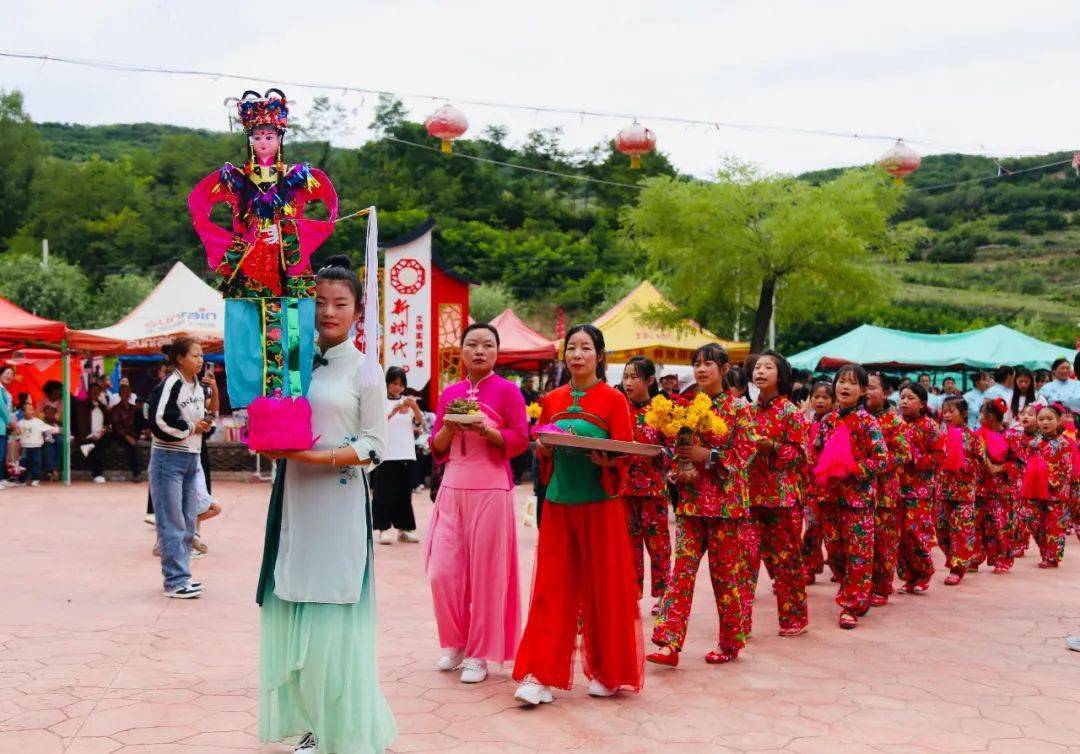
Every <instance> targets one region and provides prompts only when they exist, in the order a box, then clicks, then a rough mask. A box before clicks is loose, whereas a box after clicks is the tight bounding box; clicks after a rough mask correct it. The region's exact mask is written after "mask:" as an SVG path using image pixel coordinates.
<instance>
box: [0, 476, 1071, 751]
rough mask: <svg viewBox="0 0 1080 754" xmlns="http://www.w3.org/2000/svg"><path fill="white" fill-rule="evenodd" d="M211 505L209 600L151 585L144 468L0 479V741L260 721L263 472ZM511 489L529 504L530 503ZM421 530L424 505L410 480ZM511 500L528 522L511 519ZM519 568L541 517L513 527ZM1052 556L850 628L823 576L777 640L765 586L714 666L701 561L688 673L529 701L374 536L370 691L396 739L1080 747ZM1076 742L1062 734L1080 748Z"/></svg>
mask: <svg viewBox="0 0 1080 754" xmlns="http://www.w3.org/2000/svg"><path fill="white" fill-rule="evenodd" d="M214 490H215V492H216V493H217V496H218V498H219V499H220V500H221V501H222V502H223V504H224V506H225V512H224V513H223V515H222V516H221V517H220V518H218V519H216V520H213V521H210V522H208V524H207V526H206V530H205V537H206V541H207V543H208V544H209V546H210V554H209V555H208V556H207V557H206V558H204V559H202V560H201V561H197V562H196V563H195V573H196V575H197V577H198V578H199V579H200V580H202V581H203V583H204V584H205V589H206V592H205V595H204V596H203V598H202V599H199V600H192V601H179V600H168V599H165V598H164V597H162V596H161V578H160V570H159V566H158V563H157V561H156V560H155V559H154V558H153V557H151V554H150V549H151V546H152V544H153V530H152V529H151V527H149V526H147V525H146V524H145V523H143V522H142V512H143V507H144V505H145V499H146V487H145V485H136V484H129V483H111V484H108V485H91V484H86V483H79V484H75V485H73V486H72V487H70V488H66V489H65V488H61V487H58V486H56V485H49V486H46V487H42V488H39V489H25V488H24V489H11V490H6V491H3V492H0V531H3V533H4V539H3V546H2V547H0V610H2V612H0V753H2V754H59V753H60V752H67V754H109V753H117V754H210V753H211V752H213V753H214V754H220V753H221V752H242V751H262V752H267V753H269V752H274V753H275V754H284V753H285V752H290V751H291V750H292V749H291V747H286V746H264V745H262V744H260V742H259V741H258V738H257V736H256V695H257V662H258V657H257V653H258V618H259V615H258V609H257V608H256V606H255V604H254V600H253V596H254V591H255V583H256V578H257V571H258V562H259V557H260V552H261V548H262V539H263V518H264V514H265V508H266V501H267V498H268V496H269V492H270V487H269V485H267V484H245V483H241V482H221V483H218V484H215V487H214ZM525 494H526V491H525V489H524V488H520V489H519V494H518V504H519V509H520V508H521V507H522V506H523V504H524V496H525ZM416 509H417V514H418V518H419V520H420V522H421V523H420V526H421V531H422V532H423V531H424V530H425V529H426V523H427V520H428V518H429V516H430V512H431V505H430V503H429V502H428V498H427V496H426V493H425V494H424V495H422V496H417V498H416ZM519 518H520V517H519ZM519 536H520V547H521V556H522V557H521V562H522V574H523V580H524V582H525V584H526V590H525V592H526V593H528V588H527V585H528V583H529V581H530V577H531V572H532V553H533V549H534V546H535V542H536V530H535V529H531V528H524V527H522V528H520V529H519ZM1069 550H1070V552H1069V553H1068V556H1067V558H1066V560H1065V562H1064V564H1063V566H1062V567H1061V568H1060V569H1059V570H1058V571H1051V572H1047V571H1041V570H1039V569H1038V568H1036V563H1037V558H1032V557H1030V556H1029V557H1027V558H1025V559H1023V560H1020V561H1018V563H1017V566H1016V568H1015V570H1014V572H1013V573H1012V574H1011V575H1008V576H994V575H991V574H990V573H988V572H987V571H986V570H985V569H984V570H983V572H982V573H980V574H978V575H975V576H972V577H970V578H969V579H967V580H965V582H964V583H963V585H962V586H960V587H959V588H947V587H944V586H942V585H941V574H940V573H939V575H938V576H937V577H936V580H935V583H934V585H933V588H932V589H931V591H930V592H929V593H928V594H926V595H922V596H914V597H913V596H906V595H901V596H897V597H895V598H894V599H893V601H892V603H891V604H890V605H889V606H887V607H885V608H882V609H878V610H875V611H874V612H873V613H872V614H871V615H870V616H869V617H868V618H867V619H865V620H864V621H863V622H862V624H861V625H860V627H859V628H858V629H857V630H855V631H851V632H845V631H841V630H839V629H838V628H837V627H836V612H837V611H836V608H835V607H834V605H833V604H832V593H833V591H834V590H833V587H832V585H830V584H829V583H828V581H827V580H826V581H825V582H824V583H822V582H820V581H819V583H817V584H815V585H814V586H811V587H810V590H809V594H810V621H811V622H810V625H811V629H810V632H809V633H808V634H806V635H804V636H800V637H796V638H792V639H782V638H780V637H778V636H777V635H776V630H775V627H776V607H775V602H774V601H773V599H772V595H771V593H770V590H769V587H768V583H767V581H766V580H765V579H763V580H762V583H761V585H760V587H759V593H758V603H757V608H756V610H755V618H756V619H755V636H754V639H753V641H752V642H751V643H750V645H749V646H748V647H747V649H746V651H745V652H744V653H743V655H742V656H741V657H740V658H739V660H738V661H737V662H735V663H733V664H731V665H728V666H709V665H706V664H705V663H704V661H703V659H702V658H703V656H704V654H705V652H706V651H708V650H709V649H711V648H712V640H713V635H714V631H715V627H716V615H715V611H714V609H713V607H712V604H711V599H710V595H709V594H708V592H707V590H708V584H707V579H699V583H698V591H697V596H696V600H695V604H694V619H693V620H692V621H691V623H690V635H689V639H688V644H687V647H686V649H685V651H684V653H683V664H682V667H680V668H678V669H677V670H670V669H665V668H658V667H655V666H650V667H649V668H648V669H647V677H646V684H645V689H644V691H643V692H642V693H641V694H637V695H634V694H629V695H620V696H619V697H616V698H613V699H593V698H590V697H588V696H586V694H585V689H584V685H579V686H578V687H576V688H575V689H574V690H573V691H572V692H560V693H558V696H557V698H556V702H555V703H554V704H552V705H548V706H544V707H541V708H538V709H521V708H519V707H518V706H517V705H516V704H515V703H514V701H513V700H512V698H511V695H512V692H513V688H514V686H513V683H512V682H511V681H510V680H509V677H508V674H509V668H507V669H505V670H499V669H497V668H493V672H492V676H491V678H490V679H489V680H488V681H487V682H486V683H483V684H481V685H479V686H473V687H465V686H463V685H462V684H460V683H459V682H458V681H457V676H456V674H444V673H439V672H438V671H436V670H434V665H435V661H436V660H437V659H438V657H439V655H440V652H439V648H438V647H437V646H436V641H435V627H434V620H433V617H432V611H431V605H430V595H429V592H428V586H427V581H426V580H425V578H424V574H423V569H422V566H421V551H420V546H418V545H408V544H401V543H395V544H394V545H393V546H389V547H377V548H376V573H377V582H378V605H379V631H380V645H379V654H380V663H381V671H382V678H383V689H384V690H385V692H386V694H387V696H388V697H389V700H390V704H391V706H392V707H393V710H394V713H395V714H396V716H397V721H398V725H399V727H400V730H401V736H400V738H399V739H398V741H397V743H396V744H395V746H394V747H393V750H394V751H401V752H413V751H462V752H465V751H467V752H470V754H483V753H484V752H504V751H505V752H527V751H536V750H544V751H581V752H599V751H616V752H653V751H664V752H670V753H671V754H694V753H696V752H725V751H791V752H810V751H821V752H862V751H866V752H897V753H899V752H916V751H943V752H951V751H991V752H1017V753H1018V754H1035V753H1037V752H1064V751H1071V752H1080V653H1077V652H1069V651H1067V650H1066V649H1065V645H1064V637H1065V636H1066V634H1068V633H1070V632H1072V633H1077V632H1080V547H1078V545H1077V542H1076V540H1075V539H1073V540H1072V542H1071V543H1070V545H1069ZM1070 746H1071V747H1072V748H1070Z"/></svg>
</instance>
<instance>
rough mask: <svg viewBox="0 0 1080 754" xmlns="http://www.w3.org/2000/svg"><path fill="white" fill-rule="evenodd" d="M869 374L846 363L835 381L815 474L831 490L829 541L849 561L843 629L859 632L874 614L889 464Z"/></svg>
mask: <svg viewBox="0 0 1080 754" xmlns="http://www.w3.org/2000/svg"><path fill="white" fill-rule="evenodd" d="M866 387H867V375H866V370H864V369H863V368H862V367H861V366H858V365H856V364H845V365H844V366H842V367H840V369H839V370H838V371H837V372H836V376H835V377H833V392H834V394H835V395H836V409H835V410H834V411H832V412H831V413H829V414H828V415H827V416H825V418H824V419H822V420H821V431H820V432H819V433H818V437H817V440H816V442H815V448H816V449H817V452H818V461H817V465H816V466H815V467H814V474H815V475H816V477H817V480H818V483H819V484H822V485H824V486H825V487H826V498H825V501H824V502H823V503H822V511H823V519H824V522H825V538H826V541H831V542H832V547H833V548H834V550H833V551H834V552H835V553H836V556H837V557H838V558H839V559H840V560H841V561H842V562H843V569H842V573H841V574H840V588H839V590H838V591H837V593H836V604H838V605H839V606H840V628H847V629H851V628H855V627H856V626H857V625H858V624H859V617H860V616H862V615H866V613H867V611H869V610H870V592H871V589H872V587H873V561H874V502H875V499H876V497H877V489H876V481H877V477H878V475H879V474H881V473H882V472H883V471H884V470H885V466H886V464H887V463H888V451H887V450H886V448H885V438H884V436H883V435H882V434H881V427H880V426H878V423H877V421H875V420H874V417H872V416H870V414H869V412H867V410H866V407H865V400H866V399H865V396H866Z"/></svg>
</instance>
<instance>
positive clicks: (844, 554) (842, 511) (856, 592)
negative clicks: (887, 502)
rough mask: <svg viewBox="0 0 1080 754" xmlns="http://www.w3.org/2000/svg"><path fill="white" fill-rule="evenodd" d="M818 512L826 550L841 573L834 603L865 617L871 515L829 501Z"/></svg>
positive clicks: (870, 571) (870, 567)
mask: <svg viewBox="0 0 1080 754" xmlns="http://www.w3.org/2000/svg"><path fill="white" fill-rule="evenodd" d="M821 511H822V514H823V515H822V520H823V522H824V524H825V546H826V549H827V550H828V551H829V553H830V560H832V559H833V558H835V562H836V563H837V564H838V565H839V567H840V570H841V573H839V574H837V575H838V576H839V578H840V588H839V590H837V592H836V604H837V605H839V606H840V607H841V609H843V610H844V611H845V612H848V613H851V614H852V615H856V616H859V615H865V614H866V612H867V611H868V610H869V609H870V590H871V588H872V586H873V571H874V568H873V560H874V512H873V511H872V510H871V509H869V508H849V507H847V506H845V505H839V504H837V503H836V502H832V501H830V502H827V503H823V504H822V506H821ZM830 545H831V546H830Z"/></svg>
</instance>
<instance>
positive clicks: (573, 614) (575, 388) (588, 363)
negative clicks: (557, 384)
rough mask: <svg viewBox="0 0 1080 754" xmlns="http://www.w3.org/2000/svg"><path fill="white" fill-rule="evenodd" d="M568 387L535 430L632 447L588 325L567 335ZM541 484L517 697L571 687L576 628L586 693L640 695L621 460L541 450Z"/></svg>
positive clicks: (619, 399)
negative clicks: (540, 511)
mask: <svg viewBox="0 0 1080 754" xmlns="http://www.w3.org/2000/svg"><path fill="white" fill-rule="evenodd" d="M564 354H565V356H564V358H565V361H566V366H567V368H568V369H569V371H570V382H569V384H567V385H564V386H563V387H561V388H559V389H557V390H554V391H553V392H551V393H549V394H548V395H547V396H546V397H545V398H544V399H543V406H542V413H541V415H540V426H541V427H542V426H544V425H546V424H555V425H556V426H557V427H558V428H559V429H560V430H562V431H563V432H572V433H574V434H578V435H583V436H586V437H599V438H607V439H612V440H623V441H627V442H629V441H631V440H633V438H634V434H633V428H632V426H631V424H630V411H629V409H628V407H627V403H626V398H625V397H623V394H622V393H620V392H619V391H618V390H615V389H614V388H613V387H611V386H609V385H608V384H607V383H606V382H604V375H605V371H606V368H607V364H606V360H605V358H604V336H603V334H602V333H601V332H600V331H599V330H598V329H596V328H595V327H593V326H592V325H575V326H574V327H572V328H570V330H569V331H568V332H567V334H566V341H565V343H564ZM540 458H541V476H542V478H543V479H544V480H545V482H546V484H547V492H546V497H545V501H544V516H543V519H542V520H541V524H540V539H539V541H538V542H537V545H536V566H535V572H534V575H533V591H532V601H531V602H530V604H529V617H528V621H527V623H526V625H525V633H524V635H523V636H522V637H521V644H520V645H519V646H518V652H517V660H516V661H515V663H514V679H515V680H517V681H519V682H520V685H519V686H518V689H517V692H516V693H515V694H514V698H515V699H518V700H520V701H523V702H525V703H526V704H530V705H537V704H544V703H548V702H551V701H552V699H553V697H552V695H551V689H550V687H551V686H555V687H557V688H561V689H570V688H572V685H573V673H574V646H575V644H576V643H577V634H578V629H579V622H580V631H581V634H582V642H581V645H582V655H583V658H582V659H583V665H584V670H585V677H586V678H588V679H589V694H590V695H591V696H612V695H613V694H615V693H616V692H617V691H618V690H619V689H624V688H625V689H632V690H634V691H639V690H640V689H641V686H642V683H643V681H644V676H645V667H644V661H643V657H642V655H643V653H644V650H643V649H642V639H641V615H640V613H639V609H638V601H637V587H636V585H635V584H634V564H633V558H632V556H631V554H630V538H629V536H628V535H627V533H626V512H625V510H624V508H623V503H622V500H620V499H619V490H620V488H621V486H622V468H621V467H622V465H623V462H622V461H616V460H614V459H612V458H611V457H609V456H606V455H605V454H602V453H592V454H589V455H586V454H583V453H580V452H577V451H573V450H570V449H566V448H556V449H554V450H553V449H551V448H547V447H544V446H543V445H541V446H540Z"/></svg>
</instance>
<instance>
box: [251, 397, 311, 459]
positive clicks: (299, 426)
mask: <svg viewBox="0 0 1080 754" xmlns="http://www.w3.org/2000/svg"><path fill="white" fill-rule="evenodd" d="M244 442H245V443H246V444H247V446H248V447H249V448H251V449H252V450H254V451H256V452H262V451H268V450H269V451H273V450H310V449H311V448H312V446H314V445H315V438H314V437H312V435H311V404H310V403H308V402H307V399H306V398H292V397H283V396H275V397H272V398H271V397H267V396H259V397H258V398H256V399H255V400H253V401H252V402H251V405H249V406H248V423H247V436H246V437H245V438H244Z"/></svg>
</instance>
